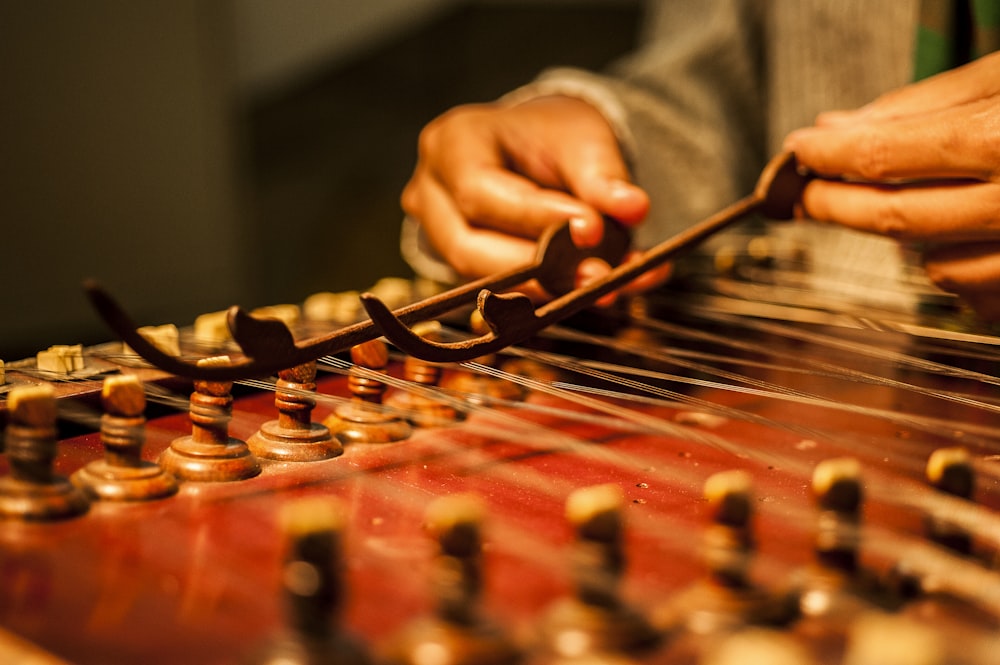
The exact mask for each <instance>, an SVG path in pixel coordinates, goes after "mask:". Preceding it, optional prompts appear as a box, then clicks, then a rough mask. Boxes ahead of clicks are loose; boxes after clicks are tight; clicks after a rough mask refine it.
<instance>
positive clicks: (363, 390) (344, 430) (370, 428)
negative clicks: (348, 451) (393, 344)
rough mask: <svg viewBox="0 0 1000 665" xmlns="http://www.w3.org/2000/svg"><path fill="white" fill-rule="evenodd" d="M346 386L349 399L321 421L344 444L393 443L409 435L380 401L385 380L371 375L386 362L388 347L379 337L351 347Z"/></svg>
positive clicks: (383, 366) (404, 426)
mask: <svg viewBox="0 0 1000 665" xmlns="http://www.w3.org/2000/svg"><path fill="white" fill-rule="evenodd" d="M351 360H352V361H353V362H354V365H355V366H354V367H353V368H351V372H350V376H349V377H348V380H347V382H348V389H349V390H350V391H351V401H350V403H348V404H345V405H343V406H341V407H339V408H338V409H336V411H334V413H333V414H331V415H330V416H328V417H327V418H326V420H324V421H323V424H324V425H326V426H327V427H328V428H330V431H331V432H332V433H333V434H334V435H335V436H336V437H337V438H338V439H340V440H341V441H342V442H343V443H344V444H345V445H349V444H358V443H394V442H396V441H402V440H403V439H406V438H408V437H409V436H410V433H411V432H412V428H411V427H410V424H409V423H408V422H406V421H405V420H403V419H402V418H400V417H399V416H397V415H395V414H394V413H392V412H391V411H390V410H387V409H386V408H385V407H384V406H383V405H382V398H383V396H384V395H385V391H386V384H385V382H384V381H380V380H379V379H377V378H375V377H374V376H373V374H374V373H379V372H383V371H384V370H385V368H386V365H388V364H389V349H388V348H387V347H386V345H385V342H383V341H382V340H381V339H373V340H371V341H369V342H365V343H363V344H358V345H357V346H355V347H353V348H352V349H351Z"/></svg>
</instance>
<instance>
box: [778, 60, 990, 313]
mask: <svg viewBox="0 0 1000 665" xmlns="http://www.w3.org/2000/svg"><path fill="white" fill-rule="evenodd" d="M784 147H785V149H787V150H791V151H793V152H795V154H796V157H797V158H798V160H799V163H800V164H801V165H802V166H804V167H805V168H808V169H810V170H812V171H813V172H815V173H817V174H818V175H820V176H826V177H829V178H832V179H830V180H826V179H816V180H813V181H812V182H810V184H809V185H808V186H807V187H806V190H805V192H804V193H803V197H802V207H803V212H804V214H805V215H806V216H808V217H811V218H814V219H819V220H827V221H831V222H835V223H838V224H842V225H844V226H848V227H851V228H854V229H859V230H862V231H869V232H873V233H879V234H882V235H887V236H890V237H893V238H896V239H898V240H900V241H904V242H914V243H922V244H925V245H927V247H928V249H927V251H926V252H925V255H924V264H925V267H926V269H927V272H928V275H929V276H930V278H931V279H932V280H933V281H934V282H935V283H936V284H937V285H938V286H940V287H941V288H943V289H945V290H948V291H952V292H954V293H957V294H958V295H960V296H962V297H963V298H964V299H965V300H966V301H968V302H969V304H970V305H972V306H973V307H974V308H975V309H976V310H977V312H978V313H979V314H980V316H982V317H983V318H987V319H1000V53H997V54H993V55H989V56H985V57H983V58H980V59H979V60H977V61H975V62H973V63H970V64H969V65H966V66H964V67H960V68H958V69H955V70H952V71H950V72H946V73H944V74H941V75H939V76H936V77H933V78H930V79H926V80H924V81H921V82H919V83H914V84H912V85H909V86H905V87H903V88H900V89H898V90H895V91H893V92H890V93H888V94H886V95H883V96H882V97H880V98H878V99H876V100H875V101H874V102H872V103H871V104H868V105H867V106H864V107H862V108H860V109H857V110H854V111H836V112H831V113H824V114H821V115H820V116H819V118H818V119H817V121H816V125H815V126H813V127H809V128H805V129H800V130H797V131H795V132H792V133H791V134H789V135H788V137H787V138H786V139H785V146H784Z"/></svg>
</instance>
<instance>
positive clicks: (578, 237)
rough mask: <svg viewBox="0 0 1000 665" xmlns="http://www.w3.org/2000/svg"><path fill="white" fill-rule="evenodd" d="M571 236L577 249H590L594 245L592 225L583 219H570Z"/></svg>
mask: <svg viewBox="0 0 1000 665" xmlns="http://www.w3.org/2000/svg"><path fill="white" fill-rule="evenodd" d="M567 223H568V224H569V236H570V238H572V239H573V244H575V245H576V246H577V247H589V246H591V245H593V244H594V239H593V238H592V236H593V231H592V230H591V227H590V223H589V222H588V221H587V220H586V219H585V218H583V217H570V218H569V221H568V222H567Z"/></svg>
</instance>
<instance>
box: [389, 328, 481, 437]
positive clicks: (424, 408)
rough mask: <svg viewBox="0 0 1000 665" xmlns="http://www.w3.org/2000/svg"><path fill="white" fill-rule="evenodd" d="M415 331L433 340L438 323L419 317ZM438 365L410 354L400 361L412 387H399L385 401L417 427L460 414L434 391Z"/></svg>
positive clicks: (436, 337)
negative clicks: (422, 319) (412, 388)
mask: <svg viewBox="0 0 1000 665" xmlns="http://www.w3.org/2000/svg"><path fill="white" fill-rule="evenodd" d="M413 332H414V333H416V334H417V335H419V336H421V337H423V338H425V339H429V340H432V341H435V342H439V341H441V340H440V337H441V324H440V323H438V322H437V321H422V322H420V323H418V324H416V325H415V326H413ZM442 371H443V370H442V367H441V365H440V364H439V363H432V362H427V361H426V360H421V359H420V358H416V357H414V356H409V357H407V359H406V361H405V363H404V364H403V378H405V379H406V380H407V381H410V382H412V383H414V384H416V386H417V389H416V390H410V389H400V390H397V391H395V392H393V393H390V395H389V397H388V398H387V399H386V403H387V404H388V405H389V406H391V407H393V408H394V409H396V410H398V411H399V412H400V413H404V414H406V419H407V420H408V421H410V422H411V423H412V424H414V425H416V426H417V427H441V426H443V425H450V424H452V423H454V422H455V421H456V420H461V419H462V418H464V416H465V414H464V413H461V412H459V411H458V410H457V409H455V407H453V406H451V405H450V404H448V403H447V402H445V401H444V400H443V399H442V398H441V397H440V396H439V395H440V393H439V391H437V387H438V384H439V383H440V382H441V374H442Z"/></svg>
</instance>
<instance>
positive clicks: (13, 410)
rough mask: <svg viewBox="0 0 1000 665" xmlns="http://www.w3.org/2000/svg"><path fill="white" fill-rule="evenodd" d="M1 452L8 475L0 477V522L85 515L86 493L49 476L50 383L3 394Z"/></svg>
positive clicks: (52, 435) (52, 439)
mask: <svg viewBox="0 0 1000 665" xmlns="http://www.w3.org/2000/svg"><path fill="white" fill-rule="evenodd" d="M7 410H8V422H7V430H6V432H5V452H6V455H7V462H8V464H9V466H10V475H8V476H6V477H4V478H0V518H10V519H17V520H25V521H49V520H58V519H64V518H68V517H75V516H77V515H81V514H83V513H85V512H87V508H88V507H89V503H88V501H87V497H86V496H85V495H84V493H83V492H82V491H81V490H80V489H79V488H77V487H75V486H74V485H73V484H72V483H70V482H69V481H68V480H67V479H66V478H63V477H62V476H59V475H56V474H55V473H54V472H53V468H52V464H53V462H54V461H55V457H56V449H57V442H58V439H57V430H56V398H55V391H54V390H53V388H52V386H51V385H50V384H40V385H32V386H18V387H14V388H12V389H11V390H10V392H9V393H7Z"/></svg>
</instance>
